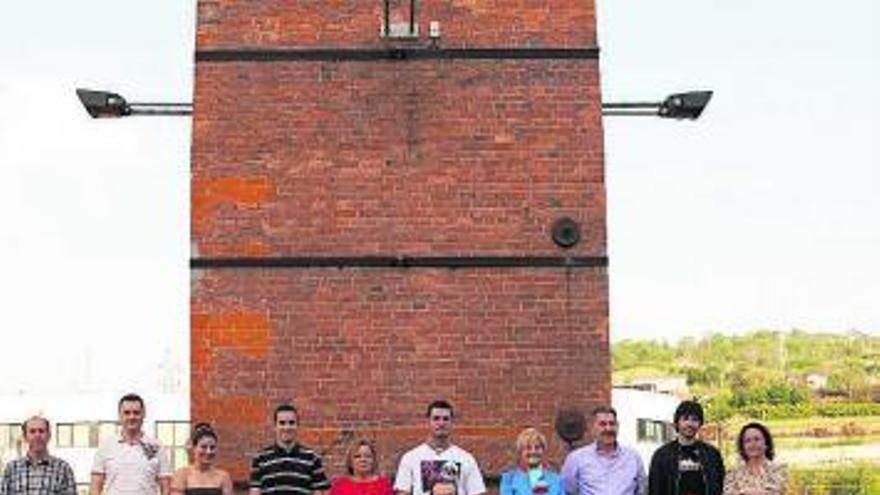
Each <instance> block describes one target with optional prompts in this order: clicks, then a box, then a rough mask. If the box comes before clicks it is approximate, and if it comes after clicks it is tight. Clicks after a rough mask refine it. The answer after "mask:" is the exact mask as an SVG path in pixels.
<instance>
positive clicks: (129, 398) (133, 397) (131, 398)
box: [116, 394, 147, 411]
mask: <svg viewBox="0 0 880 495" xmlns="http://www.w3.org/2000/svg"><path fill="white" fill-rule="evenodd" d="M123 402H137V403H138V404H140V405H141V409H144V410H146V409H147V407H146V406H145V405H144V399H142V398H141V396H140V395H138V394H125V395H123V396H122V397H121V398H120V399H119V403H118V404H117V405H116V410H117V411H119V410H122V403H123Z"/></svg>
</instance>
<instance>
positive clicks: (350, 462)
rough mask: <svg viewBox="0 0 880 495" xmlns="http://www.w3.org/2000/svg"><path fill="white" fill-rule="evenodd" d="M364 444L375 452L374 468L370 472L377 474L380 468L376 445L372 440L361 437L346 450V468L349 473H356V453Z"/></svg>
mask: <svg viewBox="0 0 880 495" xmlns="http://www.w3.org/2000/svg"><path fill="white" fill-rule="evenodd" d="M364 445H366V446H367V447H368V448H369V449H370V453H372V454H373V469H372V471H370V474H376V472H377V471H378V470H379V454H377V453H376V446H375V445H373V441H372V440H370V439H368V438H361V439H360V440H358V441H357V442H355V443H353V444H351V447H349V448H348V451H346V452H345V470H346V471H347V472H348V474H350V475H351V474H354V455H355V454H356V453H357V451H358V449H360V448H361V447H363V446H364Z"/></svg>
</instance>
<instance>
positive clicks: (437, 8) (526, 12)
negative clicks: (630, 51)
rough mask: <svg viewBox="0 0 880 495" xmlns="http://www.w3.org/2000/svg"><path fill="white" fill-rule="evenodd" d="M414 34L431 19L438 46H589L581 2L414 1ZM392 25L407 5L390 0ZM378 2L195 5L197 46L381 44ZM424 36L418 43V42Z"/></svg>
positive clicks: (219, 1) (590, 12) (216, 1)
mask: <svg viewBox="0 0 880 495" xmlns="http://www.w3.org/2000/svg"><path fill="white" fill-rule="evenodd" d="M417 5H418V7H417V12H418V19H417V20H418V22H419V26H420V32H421V33H423V34H426V33H427V32H428V23H429V22H431V21H437V22H439V23H440V29H441V32H442V34H443V42H442V43H443V46H448V47H462V46H472V47H473V46H477V47H486V46H537V47H578V48H580V47H584V46H593V45H595V44H596V21H595V10H594V6H593V2H592V1H589V0H554V1H552V2H538V1H535V0H418V2H417ZM392 6H393V9H392V14H393V17H392V21H394V19H395V18H397V19H401V20H407V19H408V17H407V16H408V6H409V0H392ZM382 16H383V12H382V1H381V0H266V1H262V2H260V1H253V0H199V10H198V18H199V20H198V26H197V27H198V30H197V43H198V46H199V47H200V48H208V47H214V48H216V47H230V46H242V45H247V46H271V47H278V46H321V47H327V46H346V47H347V46H384V45H385V43H384V42H383V40H382V39H381V38H380V37H379V36H378V34H379V32H380V30H381V20H382ZM423 39H424V38H423Z"/></svg>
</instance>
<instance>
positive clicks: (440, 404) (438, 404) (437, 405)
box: [425, 399, 455, 418]
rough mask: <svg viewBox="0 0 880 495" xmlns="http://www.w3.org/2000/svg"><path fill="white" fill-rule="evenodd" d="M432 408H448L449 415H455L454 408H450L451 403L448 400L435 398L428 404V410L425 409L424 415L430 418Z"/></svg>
mask: <svg viewBox="0 0 880 495" xmlns="http://www.w3.org/2000/svg"><path fill="white" fill-rule="evenodd" d="M433 409H449V415H450V416H453V417H454V416H455V410H453V409H452V404H450V403H449V401H446V400H443V399H437V400H435V401H433V402H431V403H430V404H428V410H427V411H425V416H426V417H428V418H430V417H431V410H433Z"/></svg>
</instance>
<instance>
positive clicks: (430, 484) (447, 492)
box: [422, 460, 461, 495]
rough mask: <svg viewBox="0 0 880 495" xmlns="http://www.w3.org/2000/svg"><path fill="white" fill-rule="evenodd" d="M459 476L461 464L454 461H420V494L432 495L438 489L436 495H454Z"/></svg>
mask: <svg viewBox="0 0 880 495" xmlns="http://www.w3.org/2000/svg"><path fill="white" fill-rule="evenodd" d="M460 476H461V464H459V463H457V462H455V461H443V460H435V461H422V492H424V493H430V494H433V493H434V488H435V487H438V493H437V494H436V495H454V494H455V492H456V486H457V485H458V479H459V477H460ZM441 486H442V490H441V489H440V487H441Z"/></svg>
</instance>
